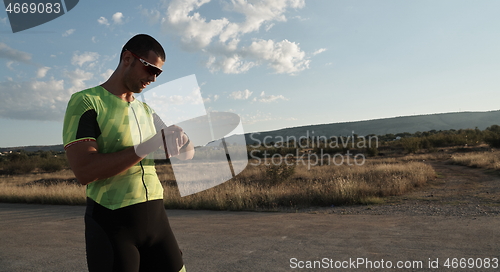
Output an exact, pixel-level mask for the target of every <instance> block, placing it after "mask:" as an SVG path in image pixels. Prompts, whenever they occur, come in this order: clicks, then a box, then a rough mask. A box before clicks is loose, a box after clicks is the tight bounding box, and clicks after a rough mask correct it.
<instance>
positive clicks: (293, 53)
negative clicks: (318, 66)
mask: <svg viewBox="0 0 500 272" xmlns="http://www.w3.org/2000/svg"><path fill="white" fill-rule="evenodd" d="M243 52H245V53H247V55H249V56H252V57H254V58H256V59H261V60H265V61H267V62H268V65H269V66H271V67H272V68H273V69H274V70H275V71H276V73H278V74H283V73H289V74H293V73H296V72H300V71H302V70H305V69H307V68H309V63H310V60H308V59H306V58H305V52H304V51H301V50H300V47H299V45H298V44H297V43H294V42H290V41H288V40H283V41H281V42H277V43H276V42H274V41H272V40H267V41H266V40H258V41H254V42H252V44H251V45H250V46H249V47H248V48H245V49H244V51H243Z"/></svg>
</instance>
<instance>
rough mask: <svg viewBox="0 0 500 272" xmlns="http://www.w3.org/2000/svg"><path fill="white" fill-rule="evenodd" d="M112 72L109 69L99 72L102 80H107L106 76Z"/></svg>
mask: <svg viewBox="0 0 500 272" xmlns="http://www.w3.org/2000/svg"><path fill="white" fill-rule="evenodd" d="M113 72H114V71H113V70H111V69H108V70H106V72H104V73H102V74H101V77H102V79H104V81H106V80H108V78H109V77H110V76H111V75H112V74H113Z"/></svg>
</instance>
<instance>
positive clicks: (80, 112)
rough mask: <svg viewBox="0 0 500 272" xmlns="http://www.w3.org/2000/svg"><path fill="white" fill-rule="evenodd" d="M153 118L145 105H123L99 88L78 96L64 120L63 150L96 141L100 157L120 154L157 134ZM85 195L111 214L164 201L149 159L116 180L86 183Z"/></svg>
mask: <svg viewBox="0 0 500 272" xmlns="http://www.w3.org/2000/svg"><path fill="white" fill-rule="evenodd" d="M153 114H154V111H153V110H152V109H151V108H150V107H149V106H148V105H146V104H145V103H143V102H141V101H139V100H137V99H135V100H134V101H132V102H126V101H123V100H122V99H120V98H119V97H117V96H115V95H113V94H112V93H110V92H108V91H107V90H106V89H104V88H103V87H101V86H97V87H94V88H90V89H86V90H83V91H80V92H77V93H75V94H73V95H72V97H71V99H70V101H69V102H68V107H67V109H66V115H65V117H64V126H63V144H64V148H65V149H67V148H70V147H71V145H74V144H77V143H79V142H82V141H95V142H96V143H97V146H98V152H99V153H113V152H118V151H121V150H123V149H125V148H128V147H131V146H134V145H136V144H139V143H141V142H143V141H145V140H147V139H149V138H150V137H152V136H153V135H154V134H155V133H156V129H155V126H154V122H153ZM86 191H87V197H89V198H91V199H92V200H94V201H95V202H97V203H99V204H100V205H102V206H104V207H106V208H108V209H112V210H114V209H118V208H122V207H126V206H129V205H133V204H137V203H141V202H145V201H148V200H155V199H162V198H163V187H162V186H161V183H160V181H159V179H158V176H157V174H156V170H155V167H154V160H153V159H152V158H149V157H146V158H145V159H143V160H142V161H140V162H139V163H137V164H136V165H134V166H132V167H131V168H129V169H128V170H126V171H124V172H122V173H120V174H118V175H116V176H113V177H110V178H106V179H102V180H98V181H95V182H92V183H89V184H88V185H87V190H86Z"/></svg>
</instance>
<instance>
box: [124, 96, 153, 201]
mask: <svg viewBox="0 0 500 272" xmlns="http://www.w3.org/2000/svg"><path fill="white" fill-rule="evenodd" d="M128 106H129V107H130V108H131V109H132V113H133V114H134V119H135V122H136V123H137V129H138V130H139V143H142V131H141V125H140V124H139V120H137V115H136V113H135V110H134V107H133V106H132V105H131V104H130V102H128ZM139 164H140V165H141V171H142V176H141V179H142V185H143V186H144V190H145V192H146V201H149V195H148V187H147V186H146V181H145V179H144V175H145V171H144V165H142V160H141V161H139Z"/></svg>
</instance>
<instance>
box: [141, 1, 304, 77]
mask: <svg viewBox="0 0 500 272" xmlns="http://www.w3.org/2000/svg"><path fill="white" fill-rule="evenodd" d="M210 1H211V0H173V1H171V2H170V4H169V5H168V8H167V11H166V17H165V18H163V19H162V20H161V21H162V29H163V30H164V31H166V32H170V33H173V34H174V35H177V36H179V37H180V41H181V43H182V44H183V48H184V49H186V50H202V51H203V52H205V53H206V54H207V55H208V61H207V62H206V66H207V68H208V69H209V70H210V71H211V72H217V71H219V70H222V72H224V73H228V74H237V73H244V72H246V71H248V70H249V69H251V68H253V67H256V66H259V65H262V64H265V63H267V64H268V66H269V67H271V68H272V69H274V70H275V71H276V72H277V73H289V74H293V73H296V72H300V71H302V70H304V69H307V68H308V67H309V62H310V61H309V60H308V59H307V58H306V55H305V53H304V52H303V51H302V50H301V49H300V48H299V46H298V43H294V42H289V41H288V40H283V41H281V42H275V41H273V40H267V41H265V40H254V41H253V42H252V43H251V44H250V45H249V46H244V45H243V46H240V45H239V44H240V42H241V40H242V39H241V37H242V36H244V35H246V34H248V33H252V32H258V31H259V29H260V28H261V27H263V26H264V28H265V30H266V31H269V30H270V29H271V28H272V27H273V26H274V24H275V23H274V22H285V21H286V20H287V18H286V16H285V13H286V12H287V10H288V9H290V8H295V9H299V8H303V7H304V6H305V2H304V0H263V1H246V0H231V1H230V2H225V10H227V11H229V12H233V13H238V14H241V15H243V16H244V20H243V21H241V22H236V21H235V22H231V21H230V20H229V19H227V18H225V17H222V18H219V19H211V20H207V19H206V18H204V17H203V16H202V15H201V14H200V13H199V12H197V10H198V9H199V8H200V7H201V6H202V5H204V4H207V3H209V2H210ZM141 8H142V7H141ZM141 13H142V14H143V15H144V16H148V15H149V14H153V13H152V12H150V11H147V10H142V12H141ZM159 17H160V16H159V15H158V18H159ZM260 46H264V47H265V48H262V50H261V49H260V48H259V47H260ZM263 50H270V52H264V51H263Z"/></svg>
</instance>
